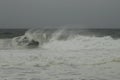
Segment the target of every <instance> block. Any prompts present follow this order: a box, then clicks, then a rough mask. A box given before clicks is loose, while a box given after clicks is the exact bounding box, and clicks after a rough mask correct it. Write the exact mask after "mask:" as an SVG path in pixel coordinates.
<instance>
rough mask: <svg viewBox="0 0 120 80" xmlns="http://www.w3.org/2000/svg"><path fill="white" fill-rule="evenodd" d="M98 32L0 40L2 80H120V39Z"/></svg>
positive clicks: (35, 33)
mask: <svg viewBox="0 0 120 80" xmlns="http://www.w3.org/2000/svg"><path fill="white" fill-rule="evenodd" d="M97 32H98V31H96V30H95V32H94V31H89V30H72V29H70V30H67V29H56V30H51V29H30V30H28V31H26V32H25V34H24V35H22V36H17V37H14V38H9V39H0V80H120V76H119V75H120V70H119V69H120V38H119V36H117V38H116V37H114V36H113V35H116V34H113V33H111V34H112V35H111V34H110V33H109V34H108V33H107V32H104V34H103V33H97ZM106 34H108V35H106Z"/></svg>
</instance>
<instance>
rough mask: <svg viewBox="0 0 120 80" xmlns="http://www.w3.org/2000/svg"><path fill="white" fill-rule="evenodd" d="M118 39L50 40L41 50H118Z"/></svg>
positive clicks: (107, 37)
mask: <svg viewBox="0 0 120 80" xmlns="http://www.w3.org/2000/svg"><path fill="white" fill-rule="evenodd" d="M119 43H120V39H117V40H114V39H112V38H111V37H109V36H106V37H94V36H93V37H89V36H80V35H78V36H76V37H74V38H72V39H68V40H65V41H64V40H61V41H59V40H51V41H50V42H49V43H46V44H44V45H43V48H47V49H53V50H56V49H57V50H80V49H120V45H119Z"/></svg>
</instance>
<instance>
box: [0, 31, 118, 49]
mask: <svg viewBox="0 0 120 80" xmlns="http://www.w3.org/2000/svg"><path fill="white" fill-rule="evenodd" d="M86 34H87V35H86ZM3 42H4V44H3ZM119 43H120V39H114V38H113V37H111V36H109V35H107V36H102V37H98V36H96V34H95V33H94V34H93V33H91V32H89V31H88V30H81V31H79V30H72V29H71V30H67V29H62V30H60V29H30V30H28V31H27V32H26V33H25V34H24V35H23V36H18V37H15V38H13V39H11V40H6V41H5V40H2V41H0V44H2V46H0V47H1V48H2V49H3V48H6V47H7V48H12V49H33V48H38V49H43V48H44V49H53V50H80V49H119V48H120V45H119Z"/></svg>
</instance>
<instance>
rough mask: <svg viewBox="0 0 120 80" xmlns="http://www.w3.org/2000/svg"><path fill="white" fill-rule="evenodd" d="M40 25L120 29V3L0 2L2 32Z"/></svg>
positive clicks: (62, 0)
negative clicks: (4, 29)
mask: <svg viewBox="0 0 120 80" xmlns="http://www.w3.org/2000/svg"><path fill="white" fill-rule="evenodd" d="M41 25H85V26H88V27H90V26H94V27H99V28H100V27H108V28H109V27H113V28H115V27H116V28H120V0H0V28H1V27H2V26H4V27H9V28H10V27H11V28H12V27H13V26H14V27H16V26H17V27H21V26H24V27H32V26H41Z"/></svg>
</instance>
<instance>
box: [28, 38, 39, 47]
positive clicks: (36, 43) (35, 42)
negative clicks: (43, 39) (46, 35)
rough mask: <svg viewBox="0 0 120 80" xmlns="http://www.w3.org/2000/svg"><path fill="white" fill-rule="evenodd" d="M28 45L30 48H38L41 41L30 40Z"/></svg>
mask: <svg viewBox="0 0 120 80" xmlns="http://www.w3.org/2000/svg"><path fill="white" fill-rule="evenodd" d="M27 46H28V48H36V47H38V46H39V42H38V41H34V40H32V41H30V43H29V44H28V45H27Z"/></svg>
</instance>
